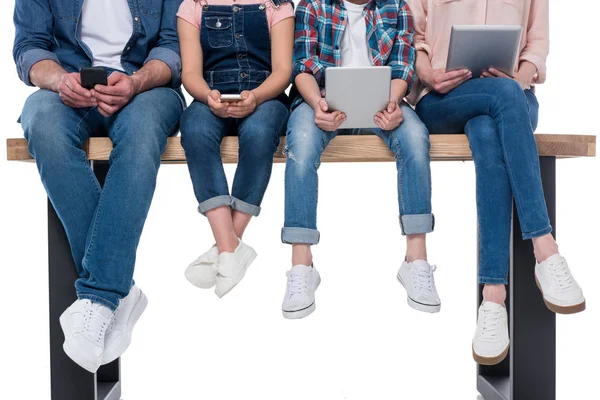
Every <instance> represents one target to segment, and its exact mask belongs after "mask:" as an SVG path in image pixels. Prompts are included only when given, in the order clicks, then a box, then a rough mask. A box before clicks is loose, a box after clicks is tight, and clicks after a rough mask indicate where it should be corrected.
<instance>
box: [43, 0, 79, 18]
mask: <svg viewBox="0 0 600 400" xmlns="http://www.w3.org/2000/svg"><path fill="white" fill-rule="evenodd" d="M76 5H77V2H76V1H68V0H66V1H65V0H50V11H51V12H52V15H54V16H55V17H56V18H58V19H61V20H64V19H77V7H76Z"/></svg>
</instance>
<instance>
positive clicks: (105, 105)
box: [92, 72, 137, 117]
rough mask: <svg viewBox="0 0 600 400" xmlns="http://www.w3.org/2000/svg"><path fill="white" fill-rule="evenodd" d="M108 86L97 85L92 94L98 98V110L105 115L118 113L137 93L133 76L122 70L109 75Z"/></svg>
mask: <svg viewBox="0 0 600 400" xmlns="http://www.w3.org/2000/svg"><path fill="white" fill-rule="evenodd" d="M107 83H108V86H104V85H96V86H95V87H94V89H92V95H93V96H94V97H95V98H96V99H97V100H98V111H99V112H100V114H102V115H104V116H105V117H110V116H111V115H113V114H116V113H117V112H118V111H119V110H121V109H122V108H123V107H125V106H126V105H127V104H129V102H130V101H131V99H132V98H133V97H134V96H135V95H136V94H137V93H136V88H135V84H134V81H133V78H132V77H130V76H128V75H125V74H123V73H121V72H113V73H112V74H110V76H109V77H108V82H107Z"/></svg>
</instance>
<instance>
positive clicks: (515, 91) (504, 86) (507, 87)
mask: <svg viewBox="0 0 600 400" xmlns="http://www.w3.org/2000/svg"><path fill="white" fill-rule="evenodd" d="M492 82H493V85H494V88H493V93H494V95H495V96H496V98H497V100H498V101H499V102H500V103H501V105H504V106H506V105H507V104H518V103H525V101H526V98H525V93H524V92H523V88H522V87H521V85H520V84H519V83H517V81H515V80H514V79H510V78H493V79H492Z"/></svg>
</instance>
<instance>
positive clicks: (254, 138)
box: [232, 100, 289, 237]
mask: <svg viewBox="0 0 600 400" xmlns="http://www.w3.org/2000/svg"><path fill="white" fill-rule="evenodd" d="M288 113H289V112H288V109H287V107H286V106H284V105H283V104H282V103H281V102H280V101H277V100H271V101H268V102H266V103H263V104H261V105H260V106H258V108H257V109H256V111H254V113H253V114H252V115H250V116H248V117H247V118H244V119H242V120H241V121H239V122H238V136H239V145H240V149H239V161H238V167H237V170H236V173H235V179H234V181H233V187H232V199H233V210H234V226H235V228H236V233H237V235H238V236H239V237H241V235H242V234H243V231H244V229H245V227H246V226H247V225H248V222H249V221H250V219H251V218H252V216H258V214H259V213H260V204H261V202H262V199H263V196H264V194H265V191H266V190H267V186H268V184H269V180H270V178H271V170H272V169H273V155H274V154H275V152H276V151H277V146H278V145H279V138H280V137H281V135H282V133H284V132H285V131H284V129H285V127H286V126H287V120H288ZM236 222H237V223H236Z"/></svg>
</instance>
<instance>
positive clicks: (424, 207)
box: [376, 105, 434, 262]
mask: <svg viewBox="0 0 600 400" xmlns="http://www.w3.org/2000/svg"><path fill="white" fill-rule="evenodd" d="M402 111H403V118H404V121H403V122H402V124H401V125H400V126H399V127H398V128H396V129H395V130H393V131H390V132H387V131H381V130H380V129H378V130H376V133H377V135H378V136H379V137H381V138H382V139H383V140H384V141H385V142H386V144H387V145H388V147H389V148H390V149H391V150H392V151H393V152H394V156H395V158H396V169H397V171H398V204H399V208H400V217H399V218H400V227H401V229H402V234H403V235H406V236H407V243H408V246H407V254H406V259H407V261H409V262H412V261H415V260H426V259H427V250H426V242H425V234H427V233H430V232H432V231H433V226H434V218H433V214H432V213H431V169H430V159H429V148H430V144H429V132H428V131H427V128H426V127H425V125H424V124H423V123H422V122H421V120H420V119H419V117H418V116H417V114H416V113H415V112H414V111H413V110H412V108H410V107H409V106H407V105H402Z"/></svg>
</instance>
